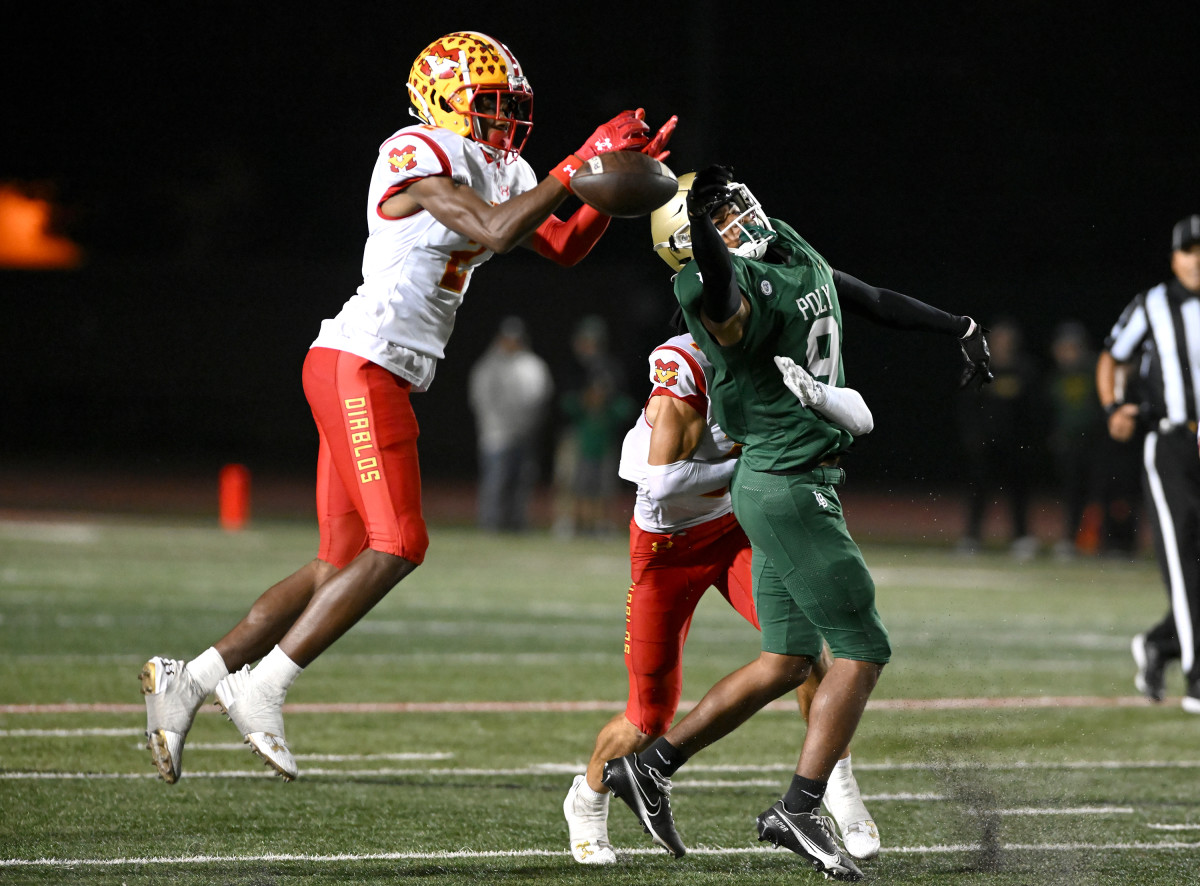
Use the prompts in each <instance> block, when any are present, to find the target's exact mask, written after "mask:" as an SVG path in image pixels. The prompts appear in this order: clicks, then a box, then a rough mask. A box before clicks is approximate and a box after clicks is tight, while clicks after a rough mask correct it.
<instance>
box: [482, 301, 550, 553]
mask: <svg viewBox="0 0 1200 886" xmlns="http://www.w3.org/2000/svg"><path fill="white" fill-rule="evenodd" d="M553 394H554V382H553V380H552V379H551V377H550V367H549V366H547V365H546V361H545V360H543V359H542V358H541V357H539V356H538V355H537V354H535V353H534V352H533V351H531V350H530V348H529V336H528V334H527V332H526V329H525V322H524V321H523V320H521V318H520V317H505V318H504V319H503V320H502V321H501V322H500V326H499V328H498V330H497V332H496V337H495V338H494V339H493V340H492V344H491V346H490V347H489V348H488V349H487V350H486V351H485V352H484V354H483V356H482V357H480V358H479V360H478V361H476V363H475V365H474V366H472V367H471V376H470V379H469V380H468V396H469V398H470V403H471V411H472V412H473V413H474V414H475V429H476V434H477V436H478V440H479V516H478V521H479V527H480V528H481V529H486V530H488V531H491V532H500V531H505V532H522V531H524V530H525V529H527V528H528V526H529V499H530V497H531V495H532V493H533V488H534V486H535V484H536V483H537V478H538V455H539V452H540V450H541V434H542V430H543V428H544V427H545V421H546V412H547V408H548V406H549V404H550V400H551V397H552V396H553Z"/></svg>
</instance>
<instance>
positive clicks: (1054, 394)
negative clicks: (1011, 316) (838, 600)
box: [1048, 320, 1104, 559]
mask: <svg viewBox="0 0 1200 886" xmlns="http://www.w3.org/2000/svg"><path fill="white" fill-rule="evenodd" d="M1050 354H1051V356H1052V357H1053V358H1054V371H1053V374H1052V375H1051V377H1050V383H1049V385H1048V389H1049V397H1050V407H1051V409H1050V435H1049V439H1048V442H1049V448H1050V452H1051V454H1052V455H1053V456H1054V464H1055V469H1056V471H1057V475H1058V478H1057V479H1058V488H1059V497H1060V500H1061V503H1062V509H1063V535H1062V538H1061V539H1059V541H1058V543H1057V544H1056V545H1055V548H1054V551H1055V554H1056V556H1058V557H1059V558H1062V559H1067V558H1070V557H1073V556H1075V554H1076V553H1077V552H1078V551H1080V550H1084V551H1087V552H1088V553H1094V552H1095V550H1096V548H1097V545H1098V542H1099V534H1100V527H1099V525H1098V524H1099V520H1098V519H1096V512H1097V510H1098V507H1099V500H1100V492H1099V488H1100V484H1101V477H1100V470H1101V464H1100V459H1099V452H1098V449H1099V444H1100V442H1101V436H1103V435H1104V412H1103V410H1101V409H1100V406H1099V402H1098V401H1097V400H1096V355H1095V353H1094V352H1093V351H1092V349H1091V344H1090V342H1089V340H1088V334H1087V330H1086V329H1085V328H1084V326H1083V324H1082V323H1080V322H1079V321H1077V320H1067V321H1065V322H1063V323H1061V324H1059V326H1058V328H1057V329H1056V330H1055V331H1054V339H1053V341H1052V342H1051V343H1050ZM1089 506H1091V510H1090V511H1088V513H1089V515H1090V519H1089V525H1087V526H1085V525H1084V519H1083V518H1084V513H1085V508H1088V507H1089Z"/></svg>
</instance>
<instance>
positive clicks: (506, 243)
mask: <svg viewBox="0 0 1200 886" xmlns="http://www.w3.org/2000/svg"><path fill="white" fill-rule="evenodd" d="M643 116H644V112H643V111H642V110H641V109H640V108H639V109H638V110H637V111H622V112H621V113H620V114H618V115H617V116H616V117H614V118H613V119H612V120H609V121H608V122H607V123H604V124H603V125H601V126H600V127H598V128H597V129H596V131H595V132H594V133H592V136H591V138H589V139H588V140H587V141H586V142H585V143H584V144H583V146H582V147H581V148H580V149H579V150H578V151H576V152H575V153H573V154H571V155H570V157H569V158H568V159H567V160H566V161H563V163H560V164H558V166H556V167H555V168H554V169H553V170H551V172H550V174H549V175H548V176H547V177H546V178H544V179H543V180H542V181H540V182H539V183H538V184H537V186H536V187H535V188H533V189H532V190H530V191H526V192H525V193H523V194H519V195H517V196H516V197H514V198H512V199H511V200H506V201H504V202H503V203H498V204H496V205H492V204H490V203H487V202H486V201H484V200H483V199H482V198H481V197H480V196H479V195H478V194H476V193H475V191H473V190H472V189H471V188H469V187H467V186H465V185H462V184H459V183H458V182H456V181H454V180H453V179H452V178H450V177H449V176H431V177H429V178H424V179H421V180H420V181H416V182H413V183H412V184H411V185H409V187H408V188H407V189H406V190H405V191H403V192H402V193H400V194H397V195H395V196H394V197H392V198H391V199H390V200H389V204H391V205H389V206H388V207H387V208H388V214H389V215H392V216H396V217H399V216H402V215H406V214H408V213H410V212H415V211H417V210H419V209H424V210H426V211H427V212H428V213H429V214H430V215H432V216H433V217H434V218H436V219H437V220H438V221H439V222H441V223H442V224H444V225H445V226H446V227H448V228H450V229H451V230H453V231H457V232H458V233H460V234H462V235H464V236H466V237H470V238H471V239H472V240H474V241H475V242H476V243H479V244H481V245H483V246H486V247H487V248H488V249H490V250H491V251H492V252H496V253H505V252H509V251H511V250H512V249H513V247H514V246H517V245H518V244H520V243H522V242H524V241H526V240H528V239H529V238H530V237H531V235H532V234H533V233H534V232H535V231H536V230H537V229H538V228H539V227H540V226H541V225H542V224H543V223H544V222H545V221H546V220H547V219H548V218H549V217H550V215H551V214H552V213H553V212H554V210H555V209H557V208H558V206H559V205H560V204H561V203H562V202H563V200H565V199H566V198H567V194H568V193H569V191H570V177H571V175H572V174H574V170H575V169H577V168H578V166H577V165H574V164H575V163H576V162H577V161H578V163H580V164H581V163H582V162H584V161H586V160H587V159H588V158H590V157H594V156H596V155H597V154H603V153H607V152H609V151H640V150H642V149H643V148H645V147H646V146H647V145H649V144H650V143H651V139H650V137H649V127H648V126H647V125H646V121H645V120H644V119H642V118H643ZM571 158H575V159H574V160H572V159H571ZM576 215H578V213H576ZM605 227H607V221H605V222H602V223H601V222H600V221H599V220H598V219H597V218H596V217H595V216H588V215H586V214H585V215H584V216H583V217H581V218H580V219H579V223H578V224H576V225H575V226H574V227H573V228H572V229H571V231H569V232H568V234H569V235H570V236H567V237H565V238H564V241H571V242H570V243H569V247H562V248H570V249H574V250H576V251H578V249H579V244H578V243H577V242H573V241H574V240H577V239H578V238H579V237H584V238H585V239H587V238H590V239H591V243H594V242H595V241H596V240H597V239H599V237H600V234H603V233H604V228H605ZM591 243H589V244H587V249H590V248H591ZM587 249H584V250H583V254H586V252H587ZM579 257H582V254H581V255H579ZM575 260H576V261H577V260H578V258H576V259H575Z"/></svg>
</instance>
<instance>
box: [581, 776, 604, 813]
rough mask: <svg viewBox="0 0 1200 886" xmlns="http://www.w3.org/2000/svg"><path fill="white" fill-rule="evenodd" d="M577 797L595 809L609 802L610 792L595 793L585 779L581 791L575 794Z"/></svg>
mask: <svg viewBox="0 0 1200 886" xmlns="http://www.w3.org/2000/svg"><path fill="white" fill-rule="evenodd" d="M575 796H576V797H578V798H579V800H581V801H582V802H583V803H586V804H587V805H588V806H591V807H593V808H595V807H598V806H603V805H604V804H605V803H606V802H607V801H608V798H609V793H608V791H605V792H604V793H600V792H599V791H593V790H592V786H591V785H590V784H588V783H587V779H586V778H584V780H583V781H581V782H580V783H579V790H578V791H576V792H575Z"/></svg>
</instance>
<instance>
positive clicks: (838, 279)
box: [833, 270, 993, 388]
mask: <svg viewBox="0 0 1200 886" xmlns="http://www.w3.org/2000/svg"><path fill="white" fill-rule="evenodd" d="M833 283H834V286H836V287H837V292H838V300H839V301H840V302H841V304H842V305H843V306H845V308H846V309H847V310H848V311H850V312H851V313H854V314H859V315H860V316H864V317H867V318H868V319H870V320H873V321H875V322H876V323H879V324H881V325H883V326H888V327H890V328H892V329H909V330H916V331H923V332H940V333H943V334H945V335H953V336H955V337H956V338H958V342H959V347H960V349H961V350H962V356H963V371H962V375H961V376H960V377H959V382H958V386H959V387H960V388H965V387H967V385H969V384H972V383H976V384H977V385H983V384H986V383H987V382H990V381H991V380H992V378H993V376H992V372H991V369H990V364H991V359H992V355H991V352H990V351H989V349H988V344H987V335H986V333H987V330H985V329H984V328H983V327H981V326H980V325H979V324H978V323H976V322H975V321H974V320H972V319H971V318H970V317H966V316H959V315H958V314H951V313H949V312H948V311H943V310H942V309H941V308H935V307H934V306H933V305H928V304H926V303H925V302H923V301H918V300H917V299H915V298H912V297H911V296H908V295H903V294H901V293H899V292H894V291H893V290H891V289H882V288H880V287H878V286H871V285H869V284H867V283H864V282H862V281H861V280H859V279H857V278H855V277H852V276H850V275H849V274H847V273H845V272H844V271H837V270H835V271H834V272H833Z"/></svg>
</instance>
